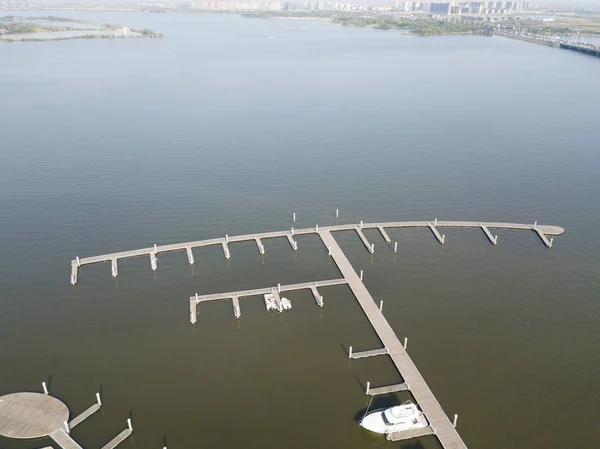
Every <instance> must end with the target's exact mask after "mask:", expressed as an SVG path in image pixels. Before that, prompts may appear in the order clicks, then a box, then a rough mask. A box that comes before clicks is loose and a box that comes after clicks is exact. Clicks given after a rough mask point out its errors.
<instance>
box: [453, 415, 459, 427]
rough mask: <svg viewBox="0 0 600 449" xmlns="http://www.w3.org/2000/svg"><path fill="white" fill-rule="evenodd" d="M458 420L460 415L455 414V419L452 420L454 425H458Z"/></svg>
mask: <svg viewBox="0 0 600 449" xmlns="http://www.w3.org/2000/svg"><path fill="white" fill-rule="evenodd" d="M457 421H458V415H457V414H454V421H452V427H456V422H457Z"/></svg>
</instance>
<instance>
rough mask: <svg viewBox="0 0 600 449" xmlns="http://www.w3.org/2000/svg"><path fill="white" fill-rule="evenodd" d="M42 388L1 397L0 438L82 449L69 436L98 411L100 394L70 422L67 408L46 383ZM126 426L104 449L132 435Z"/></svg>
mask: <svg viewBox="0 0 600 449" xmlns="http://www.w3.org/2000/svg"><path fill="white" fill-rule="evenodd" d="M43 386H44V390H45V391H44V394H42V393H32V392H23V393H11V394H7V395H4V396H2V397H0V435H1V436H4V437H8V438H18V439H33V438H42V437H50V438H52V440H54V442H55V443H56V444H57V445H58V446H60V447H61V449H83V448H82V447H81V446H80V445H79V444H78V443H77V442H76V441H75V440H74V439H73V438H72V437H71V435H70V433H71V430H72V429H73V428H74V427H75V426H77V425H79V424H81V423H82V422H83V421H84V420H85V419H87V418H89V417H90V416H92V415H93V414H94V413H96V412H97V411H98V410H100V406H101V400H100V393H97V394H96V398H97V402H96V403H95V404H94V405H92V406H91V407H88V408H87V409H86V410H84V411H83V412H82V413H80V414H79V415H78V416H76V417H75V418H73V419H72V420H71V421H70V422H69V421H68V419H69V409H68V407H67V406H66V405H65V404H64V403H63V402H62V401H60V400H59V399H57V398H55V397H53V396H50V395H49V394H48V390H47V388H46V384H45V383H43ZM127 427H128V428H127V429H125V430H124V431H123V432H121V433H120V434H119V435H117V436H116V437H115V438H113V439H112V440H111V441H110V443H109V444H107V445H105V446H104V448H103V449H114V448H115V447H116V446H117V445H118V444H119V443H121V442H122V441H123V440H124V439H125V438H127V437H128V436H129V435H131V432H132V431H133V427H132V426H131V420H130V419H128V420H127ZM45 449H46V448H45ZM51 449H52V448H51Z"/></svg>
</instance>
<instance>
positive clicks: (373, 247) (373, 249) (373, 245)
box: [371, 243, 375, 254]
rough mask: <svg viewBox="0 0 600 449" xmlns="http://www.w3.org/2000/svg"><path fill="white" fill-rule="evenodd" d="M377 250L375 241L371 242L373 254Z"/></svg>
mask: <svg viewBox="0 0 600 449" xmlns="http://www.w3.org/2000/svg"><path fill="white" fill-rule="evenodd" d="M374 252H375V243H371V254H373V253H374Z"/></svg>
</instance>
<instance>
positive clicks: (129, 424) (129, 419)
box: [127, 418, 133, 432]
mask: <svg viewBox="0 0 600 449" xmlns="http://www.w3.org/2000/svg"><path fill="white" fill-rule="evenodd" d="M127 427H129V431H130V432H133V426H132V425H131V418H127Z"/></svg>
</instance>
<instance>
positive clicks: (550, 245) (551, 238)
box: [548, 237, 554, 248]
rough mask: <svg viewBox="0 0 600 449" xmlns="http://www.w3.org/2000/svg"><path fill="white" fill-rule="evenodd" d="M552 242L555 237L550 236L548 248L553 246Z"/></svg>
mask: <svg viewBox="0 0 600 449" xmlns="http://www.w3.org/2000/svg"><path fill="white" fill-rule="evenodd" d="M552 242H554V237H550V244H549V245H548V248H552Z"/></svg>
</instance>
